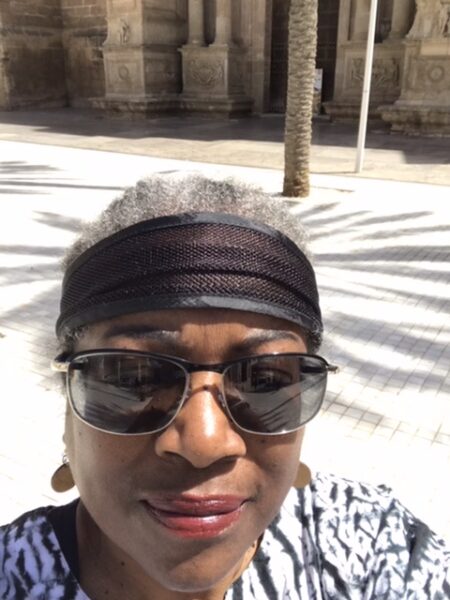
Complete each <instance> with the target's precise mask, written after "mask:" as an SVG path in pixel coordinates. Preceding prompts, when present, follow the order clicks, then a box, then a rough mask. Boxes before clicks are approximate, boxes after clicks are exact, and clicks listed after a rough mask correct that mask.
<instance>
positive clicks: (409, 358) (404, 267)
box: [0, 129, 450, 539]
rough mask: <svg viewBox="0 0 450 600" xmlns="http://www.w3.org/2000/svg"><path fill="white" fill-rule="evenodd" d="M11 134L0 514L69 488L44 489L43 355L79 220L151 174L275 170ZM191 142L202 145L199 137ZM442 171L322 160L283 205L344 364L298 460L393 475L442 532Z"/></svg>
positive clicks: (51, 389)
mask: <svg viewBox="0 0 450 600" xmlns="http://www.w3.org/2000/svg"><path fill="white" fill-rule="evenodd" d="M15 131H16V134H17V131H18V129H15ZM7 134H8V135H4V131H3V133H2V134H0V156H1V160H2V163H1V167H0V211H1V215H0V252H1V265H0V269H1V273H0V275H1V280H2V294H1V299H0V309H1V315H0V358H1V360H0V370H1V377H2V382H3V393H2V396H1V408H0V410H1V419H0V486H1V490H2V493H1V495H0V521H2V522H6V521H8V520H10V519H11V518H13V517H15V516H16V515H18V514H19V513H21V512H23V511H24V510H26V509H30V508H33V507H35V506H37V505H42V504H47V503H55V502H57V503H64V502H67V501H68V500H69V499H70V498H71V497H72V496H71V494H70V493H69V494H65V495H60V496H57V495H55V494H54V492H52V490H51V489H50V485H49V480H50V476H51V473H52V472H53V470H54V469H55V468H56V467H57V466H58V465H59V464H60V458H61V455H62V452H63V448H64V445H63V441H62V434H63V419H64V401H63V399H62V397H61V394H60V390H59V389H58V386H59V383H58V381H56V380H55V379H54V376H53V375H52V373H51V372H50V369H49V360H50V358H51V357H52V356H53V355H54V353H55V352H56V346H55V342H54V338H53V326H54V321H55V317H56V315H57V310H58V308H57V307H58V293H59V285H60V273H59V261H60V258H61V256H62V253H63V251H64V248H65V247H66V246H67V245H68V244H69V243H70V241H71V240H72V239H73V238H74V236H75V235H76V233H77V232H78V231H79V230H80V229H81V227H82V223H83V221H84V220H86V219H89V218H92V217H93V216H94V215H95V214H97V213H98V211H99V210H101V208H102V207H104V206H105V205H106V204H107V203H108V202H109V201H110V200H111V199H112V198H114V197H115V196H117V195H118V194H119V193H120V192H121V190H122V189H123V188H124V187H126V186H127V185H131V184H133V183H134V182H135V181H136V180H137V179H138V178H139V177H142V176H144V175H149V174H151V173H155V172H159V173H174V174H175V173H179V172H185V171H189V172H192V171H197V172H202V173H205V174H207V175H211V176H214V177H220V178H222V177H229V176H234V177H237V178H239V179H243V180H245V181H248V182H254V183H257V184H259V185H261V186H262V187H263V188H264V189H266V190H267V191H269V192H270V193H272V194H274V195H275V199H274V201H275V202H284V201H285V200H282V199H281V198H280V197H277V195H278V194H279V191H280V189H281V184H282V172H281V170H279V169H278V168H264V169H261V168H256V167H252V166H249V167H236V166H232V165H227V166H225V165H219V164H213V163H212V162H211V160H210V161H208V162H209V164H207V163H205V162H197V163H195V162H190V161H187V160H173V159H170V158H164V157H155V156H150V155H148V156H144V155H139V153H138V152H137V151H135V152H133V153H128V154H120V153H119V151H120V150H122V148H121V147H120V144H116V145H115V146H114V147H108V148H106V150H108V151H100V150H94V149H85V148H84V147H82V146H83V145H82V144H73V145H78V146H81V147H77V148H71V147H69V146H70V144H69V143H61V139H57V136H56V137H55V142H54V144H53V145H52V144H51V143H50V142H51V139H50V138H47V139H45V140H43V139H39V137H36V138H35V139H34V140H29V141H32V142H33V143H25V142H24V141H19V140H20V136H18V135H16V134H14V135H13V133H12V129H11V130H10V131H9V132H7ZM46 135H47V134H46ZM1 138H3V141H2V140H1ZM25 139H27V138H25ZM8 140H9V141H8ZM91 142H92V138H91ZM427 143H428V142H427ZM56 144H59V145H56ZM99 147H101V143H100V144H99ZM112 150H114V152H113V151H112ZM123 150H126V151H127V152H128V149H123ZM380 151H382V150H380ZM164 152H167V153H169V150H168V149H167V148H166V149H165V150H164ZM142 154H150V152H149V151H148V148H144V147H143V150H142ZM160 154H163V150H161V152H160ZM192 156H193V157H196V156H199V158H202V157H201V156H200V151H199V150H198V152H197V153H196V152H194V151H193V152H192ZM374 156H375V155H374ZM376 156H378V155H376ZM376 156H375V158H374V159H373V160H375V159H376V160H379V158H377V157H376ZM184 158H185V157H184ZM210 158H211V156H210ZM371 160H372V159H371ZM228 162H230V161H228ZM373 164H375V163H373ZM437 164H438V163H437V159H436V163H435V165H434V166H433V167H432V168H430V172H433V173H436V172H437V170H438V169H435V166H436V165H437ZM266 166H267V165H266ZM377 168H378V167H377ZM389 168H390V169H391V172H392V165H391V166H390V167H389ZM445 169H448V161H447V166H443V167H442V174H441V175H439V177H441V180H440V181H439V182H440V183H441V185H430V184H418V183H413V182H412V181H413V178H411V177H408V179H409V180H408V181H407V182H404V183H399V182H396V181H386V180H383V179H382V177H380V172H379V171H377V173H378V178H375V177H374V178H371V179H370V178H369V179H365V178H353V177H348V176H345V175H343V174H342V173H341V172H339V173H336V172H335V174H326V173H322V174H320V173H318V174H315V175H313V177H312V184H313V190H312V195H311V197H310V198H309V199H307V200H305V201H302V202H298V203H297V202H290V203H289V205H290V207H291V211H292V216H293V218H295V219H300V220H301V222H302V223H304V225H305V226H306V227H307V228H308V230H309V232H310V241H311V247H312V250H313V253H314V256H315V265H316V268H317V273H318V282H319V287H320V291H321V298H322V307H323V313H324V319H325V327H326V338H325V344H324V347H323V349H322V352H321V353H322V354H323V355H324V356H325V357H326V358H327V359H329V360H330V362H333V363H336V364H338V365H339V366H340V367H341V369H340V372H339V373H338V374H336V375H334V376H331V377H330V384H329V393H328V397H327V400H326V402H325V406H324V410H323V411H322V413H321V415H320V417H318V418H317V419H316V420H315V421H314V422H313V423H311V424H310V425H309V426H308V428H307V435H306V438H305V447H304V455H303V457H304V460H305V461H306V462H307V463H308V464H309V465H310V466H311V467H312V469H313V470H325V471H331V472H334V473H337V474H339V475H342V476H345V477H349V478H356V479H359V480H364V481H368V482H372V483H376V484H378V483H385V484H387V485H389V486H391V487H393V488H394V490H395V493H396V494H397V496H399V497H400V499H401V500H402V501H403V503H404V504H405V505H407V506H408V507H410V508H411V510H412V511H413V512H415V513H416V514H417V515H418V516H419V517H421V518H422V519H423V520H425V521H426V522H427V523H429V524H430V525H431V526H432V527H433V528H434V529H435V530H436V531H437V532H438V533H440V534H441V535H444V536H446V537H447V538H449V539H450V518H449V510H448V505H449V496H450V494H449V483H448V482H449V473H450V414H449V413H450V411H449V405H450V404H449V403H450V374H449V362H450V318H449V316H450V315H449V313H450V292H449V289H450V288H449V283H450V273H449V260H450V248H449V240H450V235H449V234H450V204H449V198H450V194H449V191H450V188H449V187H447V186H446V185H443V184H444V183H445V181H444V180H445V177H446V174H445V173H446V171H445ZM402 172H404V171H402ZM433 177H434V178H435V183H436V178H438V176H437V175H433ZM405 178H406V177H405ZM419 178H420V177H419ZM422 180H423V181H426V180H427V176H426V174H425V176H424V177H423V178H422ZM449 181H450V180H449Z"/></svg>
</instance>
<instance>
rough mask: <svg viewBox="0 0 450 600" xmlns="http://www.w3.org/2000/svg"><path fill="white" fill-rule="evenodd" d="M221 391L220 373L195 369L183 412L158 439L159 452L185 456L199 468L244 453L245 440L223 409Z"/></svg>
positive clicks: (157, 449) (168, 455)
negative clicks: (196, 370)
mask: <svg viewBox="0 0 450 600" xmlns="http://www.w3.org/2000/svg"><path fill="white" fill-rule="evenodd" d="M220 394H221V375H219V374H217V373H210V372H204V371H202V372H196V373H193V374H192V375H191V387H190V391H189V396H188V397H187V398H186V400H185V402H184V405H183V407H182V409H181V411H180V413H179V414H178V415H177V417H176V418H175V420H174V421H173V423H171V424H170V425H169V427H168V428H167V429H165V430H164V431H163V432H162V433H160V434H159V435H158V437H157V439H156V442H155V452H156V454H158V456H161V457H162V458H163V457H166V458H167V457H170V456H180V457H183V458H184V459H185V460H187V461H188V462H190V463H191V464H192V466H194V467H196V468H198V469H203V468H206V467H209V466H210V465H212V464H213V463H215V462H218V461H223V460H235V459H236V458H238V457H242V456H245V454H246V451H247V448H246V444H245V441H244V439H243V438H242V436H241V434H240V433H239V431H237V430H236V429H235V428H234V426H233V424H232V423H231V421H230V420H229V417H228V416H227V414H226V413H225V412H224V409H223V407H222V405H221V402H220Z"/></svg>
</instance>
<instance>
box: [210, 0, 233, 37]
mask: <svg viewBox="0 0 450 600" xmlns="http://www.w3.org/2000/svg"><path fill="white" fill-rule="evenodd" d="M231 43H232V31H231V0H216V37H215V40H214V44H215V45H217V46H228V45H230V44H231Z"/></svg>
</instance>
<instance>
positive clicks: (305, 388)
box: [224, 355, 327, 434]
mask: <svg viewBox="0 0 450 600" xmlns="http://www.w3.org/2000/svg"><path fill="white" fill-rule="evenodd" d="M326 384H327V368H326V362H325V361H324V360H323V359H321V358H319V357H314V356H293V355H274V356H265V357H256V358H251V359H246V360H242V361H239V362H236V363H235V364H233V365H232V366H230V367H229V368H228V369H227V370H226V373H225V376H224V386H225V396H226V398H227V405H228V410H229V411H230V415H231V417H232V418H233V420H234V421H235V423H236V425H238V426H239V427H241V428H242V429H245V430H247V431H251V432H254V433H266V434H267V433H287V432H289V431H295V430H296V429H299V428H300V427H301V426H302V425H304V424H305V423H307V422H308V421H310V420H311V419H312V418H313V417H314V416H315V415H316V414H317V412H318V411H319V409H320V406H321V404H322V401H323V398H324V395H325V390H326Z"/></svg>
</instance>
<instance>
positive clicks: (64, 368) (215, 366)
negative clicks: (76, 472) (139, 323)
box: [51, 348, 339, 437]
mask: <svg viewBox="0 0 450 600" xmlns="http://www.w3.org/2000/svg"><path fill="white" fill-rule="evenodd" d="M114 355H122V356H123V355H128V356H136V357H142V358H154V359H155V360H164V361H167V362H170V363H172V364H174V365H176V366H177V367H179V368H181V369H182V370H183V371H184V373H185V376H186V385H185V388H184V390H183V394H182V397H181V400H180V403H179V406H178V408H177V410H176V412H175V414H174V415H173V417H172V418H171V420H170V421H169V422H168V423H166V424H165V425H164V426H163V427H160V428H158V429H154V430H152V431H142V432H137V433H127V432H117V431H109V430H108V429H102V428H101V427H97V426H96V425H93V424H92V423H89V422H88V421H86V420H85V419H84V418H83V417H82V416H81V415H80V414H79V413H78V411H77V409H76V408H75V403H74V401H73V398H72V393H71V387H70V381H69V373H70V366H71V364H72V363H73V362H74V361H75V360H77V359H78V358H82V357H89V356H114ZM280 356H286V357H290V356H292V357H304V358H311V359H315V360H318V361H319V362H320V363H321V366H322V367H323V372H325V373H327V374H328V373H336V372H337V371H338V370H339V367H338V366H336V365H333V364H330V363H329V362H328V361H327V360H325V359H324V358H323V357H322V356H319V355H317V354H308V353H303V352H272V353H268V354H256V355H253V356H244V357H242V358H237V359H234V360H230V361H226V362H222V363H193V362H191V361H189V360H186V359H183V358H178V357H174V356H169V355H167V354H158V353H154V352H143V351H139V350H123V349H111V348H100V349H95V350H82V351H80V352H76V353H74V354H69V355H68V354H66V353H62V354H59V355H58V356H56V358H54V359H53V360H52V362H51V369H52V370H53V371H55V372H58V373H65V374H66V378H65V379H66V389H67V397H68V399H69V403H70V407H71V409H72V412H73V413H74V414H75V415H76V417H77V418H78V419H79V420H80V421H82V422H83V423H85V424H86V425H88V426H89V427H92V428H93V429H96V430H97V431H101V432H103V433H108V434H110V435H118V436H126V437H130V436H143V435H153V434H155V433H160V432H161V431H164V430H165V429H167V427H169V426H170V425H171V424H172V423H173V422H174V420H175V419H176V418H177V416H178V415H179V413H180V411H181V409H182V408H183V406H184V404H185V402H186V399H187V398H188V396H189V390H190V375H191V373H196V372H200V371H209V372H212V373H218V374H220V375H221V376H222V378H223V376H224V375H225V373H226V371H227V369H228V368H230V367H232V366H233V365H235V364H238V363H241V362H245V361H247V360H255V359H262V358H271V357H280ZM321 372H322V371H321ZM325 390H326V388H325ZM324 397H325V392H324ZM218 400H219V402H220V405H221V407H222V409H223V410H224V412H225V414H226V415H227V417H228V418H229V419H230V421H231V422H232V423H233V425H235V426H236V427H237V428H238V430H239V431H244V432H246V433H251V434H253V435H260V436H280V435H286V434H289V433H294V432H295V431H298V430H300V429H301V428H302V427H304V425H306V424H307V423H308V422H309V421H311V420H312V419H313V418H314V417H315V416H316V415H317V413H318V412H319V410H320V408H321V406H322V403H323V398H322V400H321V402H320V403H319V404H318V407H317V410H316V411H315V412H314V413H313V414H312V415H311V416H310V417H309V419H307V420H306V421H305V422H304V423H302V424H301V425H299V426H298V427H295V428H293V429H289V430H287V431H280V432H261V431H252V430H251V429H247V428H245V427H242V426H241V425H239V423H237V422H236V420H235V418H234V417H233V415H232V414H231V411H230V409H229V407H228V403H227V400H226V394H225V390H224V389H223V386H222V389H221V391H220V392H219V397H218Z"/></svg>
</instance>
